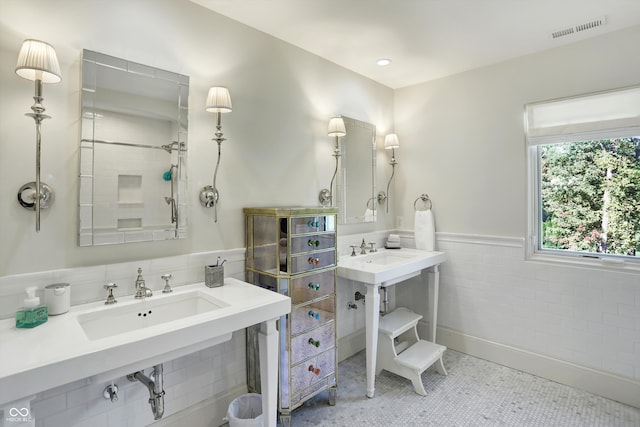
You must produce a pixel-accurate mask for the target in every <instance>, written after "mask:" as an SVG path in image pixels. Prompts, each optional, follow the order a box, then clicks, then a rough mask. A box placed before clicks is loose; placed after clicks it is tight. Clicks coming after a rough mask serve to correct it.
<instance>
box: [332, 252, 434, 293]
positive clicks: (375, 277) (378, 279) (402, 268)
mask: <svg viewBox="0 0 640 427" xmlns="http://www.w3.org/2000/svg"><path fill="white" fill-rule="evenodd" d="M445 260H446V257H445V254H444V252H435V251H434V252H427V251H419V250H416V249H409V248H402V249H380V250H378V252H373V253H368V254H366V255H356V256H349V255H343V256H341V257H340V260H339V261H338V276H340V277H343V278H345V279H350V280H356V281H358V282H362V283H366V284H371V285H381V286H390V285H393V284H396V283H398V282H401V281H403V280H406V279H408V278H410V277H413V276H416V275H418V274H420V271H421V270H424V269H425V268H429V267H431V266H433V265H436V264H440V263H442V262H444V261H445Z"/></svg>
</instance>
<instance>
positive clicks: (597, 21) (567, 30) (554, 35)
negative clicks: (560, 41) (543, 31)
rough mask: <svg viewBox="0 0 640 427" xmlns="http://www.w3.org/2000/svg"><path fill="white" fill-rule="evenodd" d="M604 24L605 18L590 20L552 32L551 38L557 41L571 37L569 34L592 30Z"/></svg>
mask: <svg viewBox="0 0 640 427" xmlns="http://www.w3.org/2000/svg"><path fill="white" fill-rule="evenodd" d="M606 23H607V17H606V16H601V17H599V18H596V19H592V20H591V21H589V22H585V23H583V24H579V25H574V26H573V27H569V28H564V29H562V30H558V31H554V32H552V33H551V38H554V39H557V38H559V37H564V36H568V35H571V34H575V33H580V32H582V31H587V30H592V29H594V28H597V27H601V26H603V25H606Z"/></svg>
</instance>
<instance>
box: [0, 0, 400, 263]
mask: <svg viewBox="0 0 640 427" xmlns="http://www.w3.org/2000/svg"><path fill="white" fill-rule="evenodd" d="M0 31H1V34H2V37H0V76H2V77H1V78H0V93H2V102H1V103H0V120H1V121H2V126H0V147H1V149H2V153H3V154H2V155H1V156H0V170H2V185H0V199H1V200H3V202H2V203H1V204H0V224H2V225H0V236H1V239H2V243H3V244H2V245H0V276H5V275H12V274H19V273H26V272H33V271H43V270H50V269H59V268H68V267H78V266H88V265H98V264H105V263H113V262H121V261H127V260H137V259H150V258H155V257H159V256H170V255H181V254H188V253H193V252H203V251H211V250H221V249H229V248H239V247H243V246H244V238H243V236H244V230H243V216H242V207H244V206H265V205H288V204H292V205H316V204H317V203H318V202H317V197H318V192H319V190H320V189H322V188H325V187H328V186H329V183H330V181H331V175H332V173H333V161H334V159H333V157H331V154H332V149H333V141H332V140H331V139H330V138H329V137H327V135H326V129H327V124H328V121H329V118H330V117H332V116H333V115H335V114H343V115H346V116H349V117H353V118H356V119H359V120H364V121H367V122H370V123H374V124H376V126H377V128H378V133H379V135H381V136H380V138H379V146H382V141H383V139H382V138H383V136H384V134H386V133H388V132H389V131H390V129H391V128H392V124H393V91H392V90H391V89H389V88H387V87H386V86H383V85H380V84H377V83H375V82H373V81H371V80H369V79H366V78H364V77H362V76H360V75H357V74H355V73H353V72H350V71H348V70H346V69H344V68H341V67H339V66H337V65H335V64H333V63H330V62H328V61H325V60H323V59H320V58H319V57H317V56H314V55H312V54H309V53H307V52H305V51H303V50H301V49H298V48H296V47H294V46H292V45H289V44H287V43H284V42H281V41H279V40H277V39H274V38H273V37H270V36H267V35H266V34H264V33H261V32H258V31H256V30H253V29H251V28H249V27H246V26H244V25H241V24H239V23H237V22H235V21H232V20H229V19H228V18H225V17H222V16H220V15H218V14H216V13H213V12H211V11H209V10H207V9H204V8H202V7H200V6H198V5H195V4H193V3H191V2H189V1H186V0H154V1H151V0H137V1H135V2H129V1H124V0H115V1H108V2H106V1H98V0H87V1H85V0H83V1H77V0H63V1H56V2H51V1H47V0H26V1H18V0H8V1H3V2H2V14H1V15H0ZM25 38H37V39H41V40H45V41H47V42H49V43H51V44H52V45H54V47H55V48H56V50H57V54H58V59H59V62H60V67H61V70H62V74H63V80H62V82H61V83H58V84H50V85H45V87H44V98H45V99H44V105H45V107H46V108H47V114H49V115H51V116H52V117H53V119H51V120H47V121H45V122H44V124H43V126H42V128H43V131H42V132H43V149H42V153H43V157H42V170H43V173H42V179H43V181H45V182H46V183H48V184H49V185H51V186H52V187H53V188H54V190H55V191H56V201H55V204H54V205H53V207H52V208H51V209H49V210H48V211H45V212H43V216H42V230H41V231H40V233H38V234H36V233H35V231H34V229H35V226H34V221H35V220H34V218H35V215H34V214H33V213H32V212H27V211H25V210H24V209H23V208H21V207H20V206H19V205H18V203H17V202H16V201H15V194H16V192H17V190H18V188H19V187H20V186H21V185H22V184H24V183H26V182H29V181H32V180H34V179H35V172H34V171H35V155H34V154H35V148H34V147H35V136H34V135H35V131H34V123H33V120H32V119H30V118H27V117H25V116H24V113H27V112H30V109H29V108H30V106H31V105H32V103H33V100H32V98H31V97H32V96H33V90H34V89H33V87H34V84H33V82H31V81H28V80H25V79H22V78H21V77H18V76H17V75H16V74H15V73H14V68H15V63H16V60H17V55H18V51H19V49H20V45H21V43H22V40H23V39H25ZM83 48H86V49H91V50H95V51H99V52H103V53H106V54H109V55H113V56H117V57H121V58H125V59H128V60H132V61H136V62H140V63H144V64H148V65H152V66H155V67H159V68H164V69H167V70H170V71H174V72H178V73H182V74H187V75H189V76H190V77H191V90H190V99H189V106H190V113H189V153H188V165H189V166H188V176H189V191H190V197H191V199H190V206H189V212H188V222H189V238H188V239H187V240H183V241H169V242H159V243H158V242H154V243H140V244H131V245H124V246H122V245H118V246H112V247H96V248H79V247H78V246H77V237H76V236H77V222H78V220H77V216H78V209H77V204H78V170H79V163H78V152H79V150H78V145H79V136H80V77H81V67H80V63H81V53H82V49H83ZM215 85H223V86H227V87H229V89H230V91H231V96H232V100H233V106H234V110H233V112H232V113H230V114H225V115H224V117H223V123H222V125H223V132H224V135H225V137H226V138H227V141H225V142H224V143H223V146H222V163H221V166H220V171H219V173H218V187H219V189H220V193H221V197H222V200H221V204H220V210H219V221H218V223H217V224H216V223H214V221H213V210H212V209H204V208H202V207H201V206H200V203H199V201H198V193H199V191H200V188H201V187H202V186H204V185H205V184H210V183H211V181H212V177H213V169H214V167H215V161H216V155H217V152H216V147H215V143H214V142H212V141H211V138H212V137H213V132H214V131H215V115H214V114H211V113H207V112H205V111H204V103H205V99H206V96H207V92H208V89H209V87H210V86H215ZM378 154H379V156H381V158H382V160H386V153H385V152H384V149H383V148H379V150H378ZM386 172H387V171H386V170H382V171H380V174H381V175H380V177H379V180H380V182H384V181H385V179H386V176H387V175H386ZM376 228H377V229H384V228H388V227H387V226H386V224H385V216H384V215H383V216H381V220H380V221H379V222H378V223H377V224H376V225H355V226H350V227H343V228H342V230H341V232H343V233H346V232H350V230H355V231H358V232H360V231H364V232H366V231H372V230H373V229H376Z"/></svg>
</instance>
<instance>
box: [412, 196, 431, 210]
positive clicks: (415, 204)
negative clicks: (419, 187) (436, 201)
mask: <svg viewBox="0 0 640 427" xmlns="http://www.w3.org/2000/svg"><path fill="white" fill-rule="evenodd" d="M418 200H421V201H422V202H423V203H425V204H426V203H427V202H429V207H428V208H426V209H424V210H425V211H429V210H431V207H432V206H433V203H431V199H430V198H429V196H428V195H427V194H426V193H422V194H421V195H420V197H418V198H417V199H416V200H415V202H413V209H415V210H417V211H418V210H423V209H418V206H417V203H418Z"/></svg>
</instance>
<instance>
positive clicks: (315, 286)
mask: <svg viewBox="0 0 640 427" xmlns="http://www.w3.org/2000/svg"><path fill="white" fill-rule="evenodd" d="M307 288H309V289H312V290H316V291H319V290H320V283H312V282H309V284H308V285H307Z"/></svg>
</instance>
